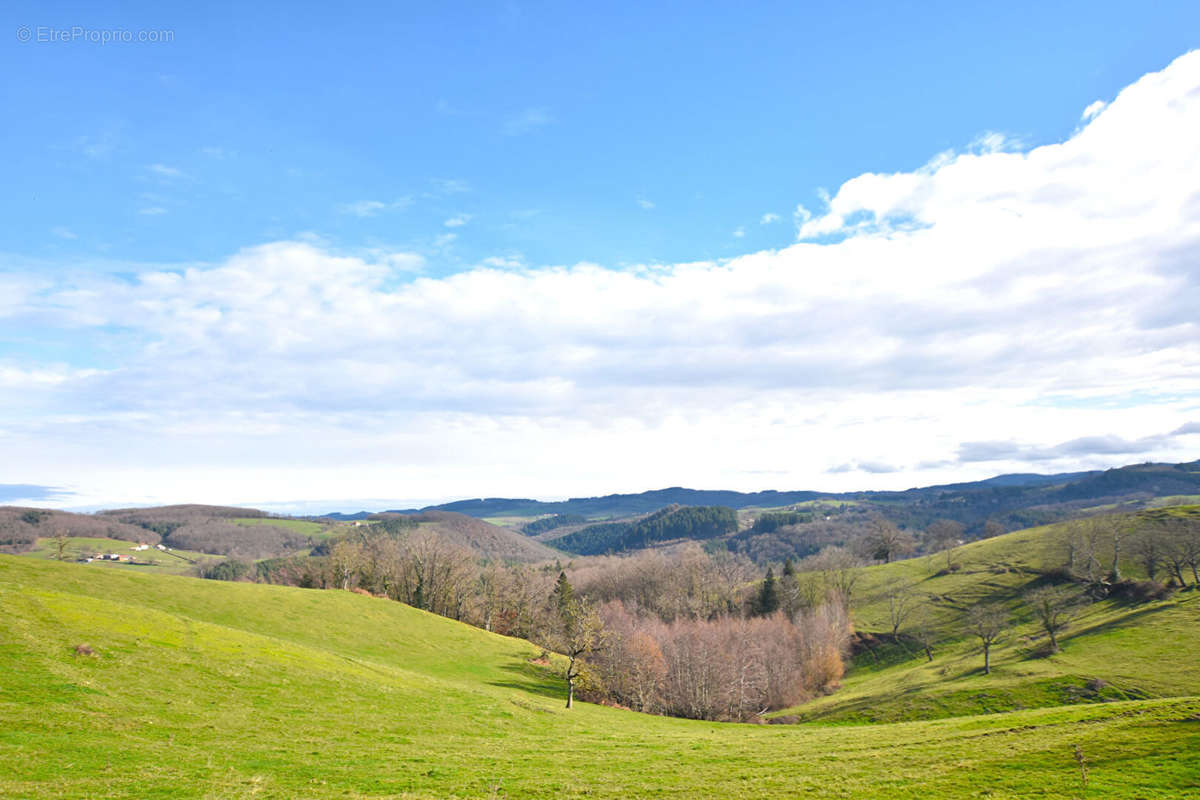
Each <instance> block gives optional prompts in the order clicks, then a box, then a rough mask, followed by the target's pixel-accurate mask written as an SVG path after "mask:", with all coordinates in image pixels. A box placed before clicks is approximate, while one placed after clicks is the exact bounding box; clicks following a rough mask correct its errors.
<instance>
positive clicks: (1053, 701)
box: [792, 509, 1200, 722]
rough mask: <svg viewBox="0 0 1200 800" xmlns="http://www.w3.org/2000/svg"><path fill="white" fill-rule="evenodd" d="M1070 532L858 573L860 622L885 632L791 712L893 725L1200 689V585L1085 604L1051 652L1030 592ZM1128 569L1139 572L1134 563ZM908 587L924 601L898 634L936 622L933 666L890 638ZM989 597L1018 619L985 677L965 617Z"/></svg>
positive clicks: (1056, 529) (974, 546)
mask: <svg viewBox="0 0 1200 800" xmlns="http://www.w3.org/2000/svg"><path fill="white" fill-rule="evenodd" d="M1196 510H1197V511H1200V509H1196ZM1172 511H1174V512H1176V513H1188V512H1190V511H1192V509H1173V510H1172ZM1069 530H1070V529H1069V527H1068V526H1066V525H1052V526H1046V527H1040V528H1033V529H1029V530H1024V531H1017V532H1014V533H1011V534H1007V535H1004V536H999V537H996V538H993V539H988V540H984V541H980V542H973V543H971V544H967V545H964V546H962V547H959V548H957V549H956V550H955V551H953V552H952V553H951V554H950V558H949V561H952V562H953V563H954V564H955V567H956V569H955V570H954V571H948V570H947V569H946V567H947V563H948V559H947V556H946V555H944V554H938V555H933V556H926V557H923V558H918V559H912V560H909V561H900V562H895V563H892V564H883V565H878V566H874V567H867V568H864V569H862V570H861V571H860V576H859V580H858V582H857V583H856V584H855V586H854V602H853V606H854V620H855V625H856V627H857V629H858V630H859V631H860V632H861V633H876V634H882V635H880V636H878V637H873V638H871V639H869V640H868V641H869V642H871V646H869V647H863V648H862V649H861V650H860V652H859V653H858V655H857V656H856V659H855V667H854V668H853V669H852V670H851V671H850V674H849V675H848V677H847V679H846V680H845V682H844V688H843V690H842V691H840V692H837V693H835V694H834V695H831V696H829V697H825V698H822V699H820V700H818V701H815V702H814V703H811V704H809V705H806V706H804V707H802V708H800V709H796V710H795V711H794V712H792V713H798V714H799V715H800V716H801V717H802V718H803V719H809V720H813V719H821V720H828V721H859V722H863V721H890V720H896V719H919V718H936V717H946V716H956V715H962V714H978V713H986V712H991V711H1007V710H1013V709H1020V708H1034V707H1039V706H1053V705H1059V704H1064V703H1086V702H1101V701H1109V700H1113V699H1125V698H1139V697H1170V696H1184V695H1197V694H1200V670H1197V669H1196V667H1195V665H1196V664H1197V663H1198V662H1200V640H1197V638H1196V634H1197V632H1200V591H1197V590H1195V589H1192V588H1189V589H1187V590H1186V591H1182V592H1178V593H1175V594H1174V595H1173V596H1171V597H1170V598H1168V599H1165V600H1159V601H1153V602H1145V603H1133V602H1130V601H1128V600H1124V599H1106V600H1104V601H1102V602H1097V603H1092V604H1087V605H1085V606H1083V608H1082V610H1081V611H1080V612H1079V613H1078V616H1077V617H1076V618H1075V619H1074V620H1073V621H1072V622H1071V623H1070V625H1069V626H1068V627H1067V629H1066V631H1065V632H1064V633H1063V634H1062V635H1061V636H1060V642H1061V645H1062V651H1061V652H1060V653H1057V654H1054V655H1049V656H1047V655H1045V654H1044V652H1043V651H1044V646H1045V644H1046V642H1047V639H1046V635H1045V633H1044V632H1043V631H1042V630H1041V628H1040V627H1039V626H1038V625H1037V624H1036V623H1035V621H1034V620H1033V618H1032V615H1031V612H1030V610H1029V609H1028V607H1027V606H1026V604H1025V603H1023V601H1022V597H1023V595H1024V594H1025V593H1026V592H1027V591H1029V590H1030V589H1032V588H1035V587H1038V586H1044V585H1047V584H1048V583H1050V582H1052V579H1053V577H1054V576H1053V575H1052V574H1049V573H1050V571H1051V570H1053V569H1054V568H1056V567H1059V566H1060V565H1061V564H1062V562H1063V559H1064V554H1065V549H1066V548H1065V537H1066V536H1067V535H1068V533H1069ZM1128 546H1129V542H1128V541H1127V542H1126V547H1127V548H1128ZM1109 557H1110V556H1105V558H1106V559H1107V558H1109ZM1122 569H1123V572H1124V573H1125V574H1126V575H1133V576H1138V575H1139V566H1138V565H1137V563H1135V562H1134V561H1132V560H1130V561H1128V562H1123V567H1122ZM900 586H905V587H908V589H909V592H910V594H911V596H912V597H913V598H914V599H916V600H917V602H916V603H914V610H913V612H912V613H911V614H910V615H909V616H908V617H907V618H906V619H905V621H904V622H903V623H902V625H901V627H900V631H901V633H902V634H904V633H905V632H912V631H913V630H914V629H915V628H916V627H917V626H918V625H919V624H920V623H924V624H925V625H927V626H929V627H930V628H932V629H933V633H934V637H933V638H935V639H936V640H937V641H936V644H935V645H934V647H933V651H934V658H933V661H927V659H926V655H925V654H924V652H923V651H922V649H921V647H920V646H918V645H917V644H916V643H915V642H913V641H911V640H905V639H903V638H902V639H901V641H900V642H899V643H897V642H895V641H893V640H892V639H891V637H890V629H891V617H890V612H889V600H888V596H889V594H890V593H892V592H893V590H894V589H895V588H896V587H900ZM981 602H995V603H1000V604H1002V605H1003V606H1005V607H1006V608H1007V609H1008V610H1009V612H1010V614H1011V615H1012V618H1013V625H1012V627H1011V629H1010V631H1009V632H1008V633H1007V634H1006V635H1005V636H1004V637H1003V638H1002V640H1001V641H1000V642H999V644H998V645H997V646H995V647H994V648H993V651H992V674H990V675H986V676H985V675H983V674H981V666H982V657H981V655H980V647H979V642H978V640H977V639H974V638H973V637H972V636H971V635H970V634H969V633H968V632H967V631H966V629H965V626H964V624H963V622H962V612H963V610H964V609H966V608H968V607H970V606H972V605H974V604H977V603H981Z"/></svg>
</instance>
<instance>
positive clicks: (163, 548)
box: [154, 544, 167, 550]
mask: <svg viewBox="0 0 1200 800" xmlns="http://www.w3.org/2000/svg"><path fill="white" fill-rule="evenodd" d="M154 546H155V547H157V548H158V549H159V550H166V549H167V546H166V545H165V544H156V545H154Z"/></svg>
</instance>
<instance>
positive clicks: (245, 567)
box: [200, 559, 250, 581]
mask: <svg viewBox="0 0 1200 800" xmlns="http://www.w3.org/2000/svg"><path fill="white" fill-rule="evenodd" d="M249 574H250V564H248V563H246V562H245V561H237V560H234V559H229V560H228V561H222V562H221V563H219V564H214V565H213V566H211V567H205V568H204V569H202V570H200V577H202V578H208V579H209V580H212V581H240V580H242V579H243V578H245V577H246V576H248V575H249Z"/></svg>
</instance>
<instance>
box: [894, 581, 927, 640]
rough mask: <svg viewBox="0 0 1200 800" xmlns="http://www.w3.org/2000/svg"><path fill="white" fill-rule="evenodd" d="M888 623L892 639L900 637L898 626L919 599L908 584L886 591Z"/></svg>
mask: <svg viewBox="0 0 1200 800" xmlns="http://www.w3.org/2000/svg"><path fill="white" fill-rule="evenodd" d="M886 597H887V604H888V621H889V622H890V623H891V625H892V638H893V639H895V638H896V637H897V636H899V635H900V626H901V625H903V624H904V621H905V620H906V619H908V616H909V614H911V613H912V612H913V609H915V608H916V606H917V603H918V601H919V599H920V598H918V596H917V594H916V593H915V592H914V591H913V588H912V586H910V585H908V584H899V585H897V586H893V587H892V588H890V589H888V590H887V594H886Z"/></svg>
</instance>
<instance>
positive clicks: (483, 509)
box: [326, 460, 1200, 530]
mask: <svg viewBox="0 0 1200 800" xmlns="http://www.w3.org/2000/svg"><path fill="white" fill-rule="evenodd" d="M1175 495H1184V496H1187V495H1200V460H1198V461H1191V462H1186V463H1181V464H1154V463H1148V464H1134V465H1130V466H1125V467H1118V468H1115V469H1109V470H1093V471H1089V472H1066V473H1058V474H1052V475H1038V474H1033V473H1014V474H1007V475H997V476H995V477H993V478H987V479H986V480H981V481H972V482H968V483H953V484H944V485H938V486H926V487H921V488H914V489H906V490H904V491H892V492H881V491H863V492H818V491H811V490H801V491H791V492H786V491H785V492H779V491H765V492H735V491H729V490H700V489H685V488H682V487H672V488H669V489H656V490H653V491H647V492H640V493H638V494H610V495H604V496H602V497H579V498H572V499H570V500H562V501H555V502H545V501H541V500H533V499H529V498H502V497H490V498H481V499H470V500H457V501H454V502H451V503H444V504H441V505H436V506H428V507H426V508H423V509H398V510H397V511H398V512H399V513H416V512H418V511H453V512H457V513H459V514H466V515H468V516H472V517H477V518H482V517H537V516H542V515H546V514H578V515H581V516H584V517H587V518H589V519H605V518H612V519H618V518H623V517H630V516H635V515H639V514H648V513H650V512H653V511H657V510H658V509H660V508H663V507H665V506H669V505H681V506H727V507H729V508H733V509H743V508H774V507H779V506H790V505H794V504H796V503H804V502H808V501H811V500H829V501H842V502H848V503H851V502H852V503H857V504H866V505H869V506H871V507H873V508H874V509H876V510H878V511H879V512H880V513H882V514H884V515H885V516H887V517H889V518H891V519H893V520H894V521H896V522H898V523H900V524H902V525H905V526H909V527H923V526H924V525H927V524H928V523H929V522H930V521H931V520H933V519H937V518H947V519H954V520H957V521H959V522H962V523H963V524H964V525H966V526H967V528H968V530H971V529H973V528H976V527H978V526H981V525H982V523H983V522H984V521H985V520H987V519H995V520H997V521H999V522H1001V523H1002V524H1004V525H1005V526H1006V527H1008V528H1010V529H1012V528H1016V527H1024V526H1027V525H1036V524H1041V523H1044V522H1052V521H1054V520H1056V519H1062V518H1063V517H1065V516H1069V515H1071V514H1074V513H1078V512H1079V511H1080V510H1082V509H1085V508H1087V507H1091V506H1096V505H1102V504H1126V505H1130V506H1132V507H1136V506H1138V505H1145V504H1146V503H1147V502H1148V501H1150V500H1152V499H1153V498H1157V497H1167V496H1175ZM368 515H369V512H366V511H361V512H358V513H356V514H345V513H334V514H328V515H326V516H327V517H329V518H332V519H340V520H352V519H363V518H365V517H367V516H368Z"/></svg>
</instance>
